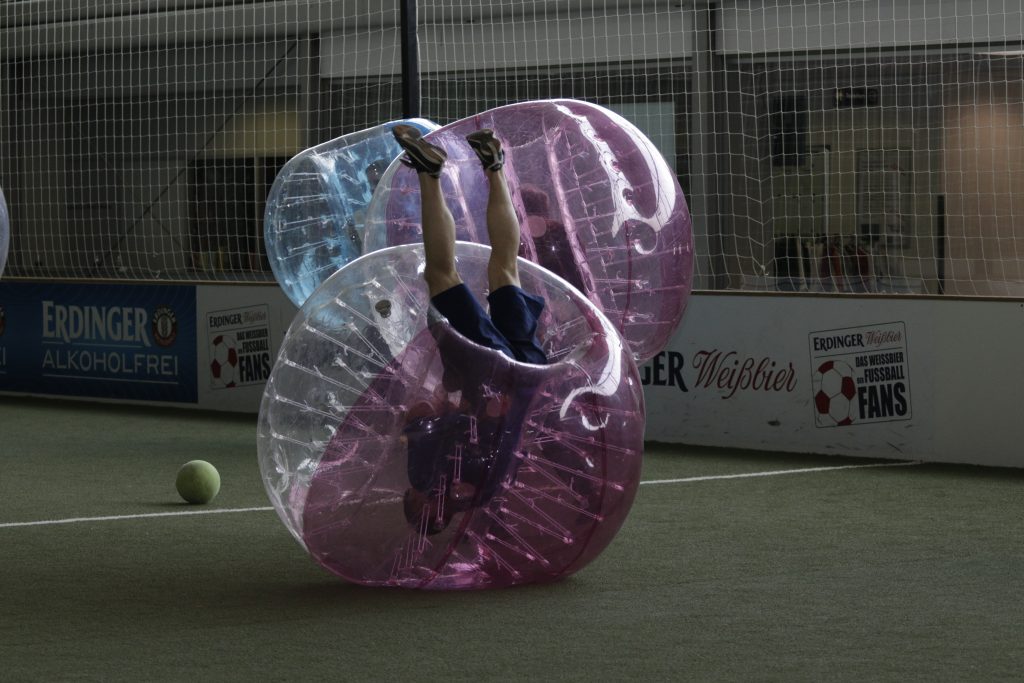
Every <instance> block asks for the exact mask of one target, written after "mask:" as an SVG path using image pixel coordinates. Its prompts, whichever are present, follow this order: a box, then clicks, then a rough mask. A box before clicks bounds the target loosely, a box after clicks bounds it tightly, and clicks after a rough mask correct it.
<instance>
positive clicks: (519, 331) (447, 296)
mask: <svg viewBox="0 0 1024 683" xmlns="http://www.w3.org/2000/svg"><path fill="white" fill-rule="evenodd" d="M430 301H431V303H432V304H434V308H436V309H437V312H438V313H440V314H441V315H443V316H444V317H445V318H447V319H448V322H449V323H451V326H452V327H453V328H454V329H455V331H456V332H458V333H459V334H461V335H462V336H464V337H466V338H467V339H469V340H470V341H473V342H475V343H477V344H480V345H481V346H486V347H487V348H491V349H495V350H497V351H501V352H502V353H504V354H505V355H506V356H508V357H509V358H514V359H515V360H517V361H521V362H523V363H536V364H538V365H545V364H547V362H548V357H547V354H545V353H544V350H543V349H541V347H540V343H539V342H538V341H537V320H538V319H539V318H540V314H541V312H542V311H543V310H544V299H542V298H541V297H539V296H534V295H532V294H527V293H526V292H524V291H523V290H522V289H520V288H519V287H516V286H515V285H506V286H504V287H499V288H498V289H496V290H494V291H493V292H491V293H490V294H489V295H488V296H487V301H488V303H489V304H490V305H491V314H490V315H489V316H488V315H487V312H486V311H485V310H484V309H483V308H482V307H481V306H480V304H479V303H478V302H477V300H476V297H475V296H473V293H472V292H471V291H469V288H468V287H466V285H464V284H458V285H455V286H454V287H451V288H449V289H446V290H444V291H443V292H441V293H440V294H438V295H437V296H435V297H434V298H432V299H431V300H430Z"/></svg>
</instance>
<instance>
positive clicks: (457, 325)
mask: <svg viewBox="0 0 1024 683" xmlns="http://www.w3.org/2000/svg"><path fill="white" fill-rule="evenodd" d="M392 133H393V135H394V136H395V139H396V140H397V141H398V143H399V145H401V146H402V149H404V150H405V155H403V157H402V163H404V164H405V165H406V166H409V167H410V168H412V169H414V170H415V171H416V174H417V177H418V179H419V186H420V201H421V209H422V229H423V250H424V257H425V260H426V264H425V268H424V272H423V276H424V279H425V280H426V283H427V289H428V291H429V293H430V301H431V303H432V304H433V307H434V308H435V309H436V310H437V312H438V313H440V314H441V315H442V316H444V317H445V318H447V320H448V322H449V324H450V325H451V327H452V328H453V329H455V330H456V331H457V332H458V333H459V334H461V335H462V336H464V337H466V338H467V339H469V340H470V341H473V342H475V343H476V344H479V345H480V346H483V347H486V348H489V349H494V350H496V351H499V352H501V353H502V354H504V355H506V356H508V357H509V358H512V359H514V360H517V361H520V362H523V363H534V364H546V363H547V362H548V358H547V355H546V354H545V352H544V350H543V349H542V348H541V345H540V342H539V341H538V339H537V323H538V320H539V318H540V315H541V313H542V312H543V310H544V305H545V302H544V299H543V298H541V297H539V296H536V295H533V294H530V293H528V292H525V291H523V289H522V287H521V282H520V280H519V268H518V263H517V260H516V259H517V257H518V255H519V241H520V225H519V219H518V218H517V217H516V213H515V209H514V208H513V204H512V198H511V195H510V192H509V187H508V182H507V180H506V178H505V172H504V152H503V150H502V147H501V142H500V141H499V140H498V139H497V138H496V137H495V136H494V131H492V130H490V129H483V130H479V131H476V132H474V133H471V134H470V135H468V136H467V138H466V140H467V141H468V142H469V145H470V147H472V148H473V151H475V152H476V155H477V157H479V159H480V162H481V164H482V165H483V168H484V174H485V175H486V176H487V180H488V183H489V192H488V201H487V233H488V237H489V239H490V243H491V255H490V259H489V261H488V264H487V280H488V289H489V292H490V293H489V294H488V296H487V301H488V304H489V308H490V313H489V314H488V312H487V311H485V310H484V309H483V307H482V306H481V305H480V303H479V302H478V301H477V300H476V297H475V296H474V295H473V293H472V292H471V291H470V290H469V288H468V287H466V285H465V284H463V281H462V278H461V277H460V276H459V272H458V269H457V268H456V263H455V220H454V218H453V217H452V214H451V211H450V210H449V209H448V205H447V203H446V202H445V199H444V195H443V193H442V190H441V180H440V178H441V171H442V169H443V168H444V164H445V162H446V160H447V158H448V155H447V153H446V152H445V151H444V150H443V149H441V148H440V147H437V146H436V145H433V144H431V143H430V142H428V141H427V140H425V139H424V138H423V136H422V134H421V133H420V131H419V130H417V129H416V128H414V127H412V126H407V125H402V124H400V125H397V126H395V127H394V128H393V129H392ZM439 350H440V351H441V359H442V363H443V365H444V369H445V375H446V381H445V384H446V385H450V386H447V388H449V389H455V388H458V389H459V390H460V391H461V394H460V395H461V400H460V403H461V405H459V406H455V405H452V404H451V403H449V402H448V401H447V400H440V401H437V402H434V403H433V404H431V405H421V406H419V407H414V409H413V410H411V411H410V413H409V415H408V419H407V423H406V427H405V429H404V430H403V437H404V438H405V440H406V443H407V449H408V454H409V457H408V473H409V482H410V484H411V486H410V488H409V489H408V490H407V491H406V493H405V497H404V508H405V515H406V519H407V520H408V521H409V523H410V524H412V525H413V526H415V527H417V528H418V529H420V530H421V531H422V532H423V533H426V534H435V533H438V532H440V531H442V530H443V529H444V528H446V527H447V526H448V524H449V523H450V521H451V519H452V516H453V515H454V514H455V513H456V512H460V511H464V510H466V509H468V508H470V507H473V506H479V505H481V504H482V503H484V502H486V501H487V500H489V499H490V498H491V497H492V496H493V495H494V493H495V491H496V490H497V488H498V486H499V484H500V478H501V477H500V475H501V472H500V471H499V470H500V469H501V465H502V464H508V461H509V460H510V451H511V448H512V447H514V445H515V444H516V443H517V442H518V440H519V432H520V430H521V426H522V422H523V420H524V419H525V412H526V406H527V404H528V402H529V400H528V399H529V396H523V395H518V394H517V395H515V396H511V397H508V396H504V397H501V396H490V397H486V396H483V395H477V394H474V391H478V390H479V387H475V388H474V387H473V386H471V385H472V382H469V381H467V382H466V383H465V385H463V383H462V382H461V380H460V379H459V378H461V377H462V376H463V375H464V374H467V373H466V372H464V370H467V369H465V368H461V367H460V360H461V361H462V362H463V363H465V360H464V359H460V358H458V357H457V356H456V355H455V354H453V353H446V345H445V344H443V343H440V344H439ZM453 356H454V357H453ZM452 378H455V379H452ZM453 393H454V392H453ZM522 393H523V392H522V391H520V392H519V394H522ZM478 401H487V403H486V409H484V410H482V411H477V412H478V413H479V414H480V415H481V416H482V417H481V419H477V418H476V417H475V416H474V415H473V414H472V412H471V410H470V409H471V408H472V406H471V405H470V404H472V403H474V402H478ZM469 434H472V435H473V437H472V438H466V435H469Z"/></svg>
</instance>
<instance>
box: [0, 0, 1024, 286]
mask: <svg viewBox="0 0 1024 683" xmlns="http://www.w3.org/2000/svg"><path fill="white" fill-rule="evenodd" d="M138 4H139V3H130V2H126V1H121V2H116V1H113V0H111V1H108V2H99V3H89V8H83V9H76V10H69V9H64V10H58V9H52V8H54V7H57V6H58V5H59V3H51V2H47V3H43V2H20V3H19V2H16V3H0V103H2V105H0V186H3V187H4V189H5V192H6V193H7V196H8V202H9V204H10V205H11V215H12V223H13V224H14V229H13V231H12V235H13V241H12V249H11V256H10V264H9V266H8V272H7V275H8V276H15V277H54V276H74V277H88V278H111V277H113V278H141V279H201V280H205V279H240V280H246V279H249V280H263V279H270V274H269V271H268V269H267V264H266V261H265V258H264V256H263V254H264V249H263V245H262V244H261V242H260V240H261V239H262V237H261V235H262V226H261V218H262V205H263V202H264V200H265V197H266V190H267V187H268V186H269V183H270V182H271V181H272V180H273V177H274V174H275V172H276V170H277V168H279V167H280V165H281V164H282V163H283V162H284V161H285V160H286V159H287V158H289V157H290V156H292V155H294V154H295V153H297V152H298V151H300V150H301V149H303V148H306V147H309V146H312V145H314V144H316V143H319V142H323V141H326V140H328V139H331V138H332V137H336V136H338V135H341V134H343V133H349V132H354V131H357V130H361V129H363V128H368V127H370V126H374V125H378V124H381V123H385V122H387V121H390V120H394V119H396V118H399V117H400V116H401V114H402V111H401V90H400V73H399V72H400V59H399V54H400V50H399V40H400V31H399V16H400V13H399V3H398V2H397V0H388V1H386V2H383V3H371V2H369V0H358V1H357V0H334V1H330V0H306V1H304V2H302V1H300V2H294V1H292V2H283V1H281V2H276V1H274V2H238V3H233V4H232V3H219V2H218V3H215V2H206V1H201V0H191V1H186V0H177V1H175V0H166V1H164V2H160V3H147V6H152V7H156V9H152V10H149V11H140V10H139V9H138V7H137V5H138ZM419 5H420V6H419V10H418V21H417V24H416V32H417V34H418V38H419V59H420V70H421V74H420V75H421V80H420V88H421V92H422V108H421V110H420V112H413V113H419V114H421V115H422V116H424V117H426V118H429V119H432V120H434V121H435V122H437V123H439V124H445V123H450V122H452V121H454V120H457V119H459V118H462V117H465V116H469V115H472V114H474V113H476V112H479V111H483V110H485V109H488V108H491V107H495V106H499V105H503V104H507V103H511V102H517V101H523V100H529V99H539V98H549V97H573V98H579V99H586V100H590V101H593V102H596V103H598V104H602V105H605V106H608V107H610V108H612V109H614V110H616V111H618V112H619V113H621V114H623V115H624V116H626V118H628V119H630V120H631V121H633V122H634V123H635V124H636V125H637V126H638V127H639V128H640V129H641V130H643V131H644V132H645V133H647V135H648V136H649V137H650V138H651V139H652V141H653V142H654V143H655V144H656V145H657V146H658V148H659V149H660V150H661V151H662V153H663V154H664V155H665V157H666V158H667V160H668V161H669V163H670V164H671V165H672V166H673V168H674V169H675V170H676V172H677V173H678V174H679V176H680V181H681V184H682V186H683V188H684V190H685V191H686V192H687V194H688V197H689V199H690V205H691V209H692V211H693V214H694V224H695V240H696V248H697V256H698V261H697V268H696V270H697V279H696V284H697V286H698V287H700V288H706V289H730V290H773V291H795V292H865V293H876V292H877V293H887V292H888V293H921V294H961V295H987V296H1007V295H1009V296H1024V265H1022V262H1024V261H1022V256H1024V221H1022V219H1021V213H1022V211H1024V206H1022V204H1021V202H1024V199H1022V197H1024V42H1022V40H1021V35H1022V34H1024V16H1022V14H1024V10H1022V8H1021V3H1019V2H1010V1H1009V0H895V1H892V2H890V1H888V0H723V1H722V2H718V3H714V5H709V4H707V3H704V2H678V1H670V0H597V1H584V0H508V1H503V2H498V1H497V0H435V1H433V2H429V3H428V2H423V1H421V2H420V3H419ZM67 6H68V7H70V6H71V5H70V4H67Z"/></svg>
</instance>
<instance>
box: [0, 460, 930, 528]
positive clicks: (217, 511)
mask: <svg viewBox="0 0 1024 683" xmlns="http://www.w3.org/2000/svg"><path fill="white" fill-rule="evenodd" d="M923 464H924V463H922V462H920V461H916V460H915V461H913V462H881V463H871V464H868V465H837V466H834V467H804V468H801V469H796V470H769V471H767V472H744V473H741V474H714V475H709V476H704V477H686V478H683V479H653V480H649V481H642V482H640V485H641V486H656V485H659V484H689V483H693V482H700V481H715V480H717V479H750V478H753V477H777V476H781V475H784V474H807V473H810V472H834V471H837V470H861V469H868V468H871V467H911V466H913V465H923ZM273 509H274V508H272V507H269V506H266V507H250V508H203V509H199V510H178V511H175V512H147V513H143V514H138V515H107V516H103V517H67V518H65V519H41V520H37V521H33V522H4V523H0V529H9V528H13V527H26V526H51V525H54V524H82V523H85V522H116V521H121V520H126V519H150V518H154V517H184V516H187V515H224V514H230V513H235V512H269V511H271V510H273Z"/></svg>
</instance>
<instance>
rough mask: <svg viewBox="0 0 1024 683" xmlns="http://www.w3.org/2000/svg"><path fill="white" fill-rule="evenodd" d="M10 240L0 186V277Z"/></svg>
mask: <svg viewBox="0 0 1024 683" xmlns="http://www.w3.org/2000/svg"><path fill="white" fill-rule="evenodd" d="M10 240H11V220H10V216H9V215H8V213H7V201H6V200H5V199H4V191H3V188H0V277H3V274H4V267H5V266H6V265H7V249H8V247H9V246H10Z"/></svg>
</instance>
